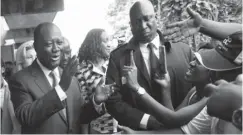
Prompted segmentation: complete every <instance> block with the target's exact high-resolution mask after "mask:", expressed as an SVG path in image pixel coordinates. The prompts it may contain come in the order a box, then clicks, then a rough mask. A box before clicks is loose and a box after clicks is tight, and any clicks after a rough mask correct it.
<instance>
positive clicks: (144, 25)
mask: <svg viewBox="0 0 243 135" xmlns="http://www.w3.org/2000/svg"><path fill="white" fill-rule="evenodd" d="M141 27H142V28H143V29H146V28H147V23H146V22H145V21H143V20H142V21H141Z"/></svg>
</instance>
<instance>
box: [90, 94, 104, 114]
mask: <svg viewBox="0 0 243 135" xmlns="http://www.w3.org/2000/svg"><path fill="white" fill-rule="evenodd" d="M92 102H93V105H94V108H95V110H96V111H97V112H98V113H99V114H102V113H103V112H104V109H103V103H101V104H99V105H97V104H96V103H95V100H94V96H93V97H92Z"/></svg>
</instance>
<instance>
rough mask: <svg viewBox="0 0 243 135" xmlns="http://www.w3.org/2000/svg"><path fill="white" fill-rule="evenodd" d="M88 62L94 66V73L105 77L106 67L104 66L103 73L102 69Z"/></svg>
mask: <svg viewBox="0 0 243 135" xmlns="http://www.w3.org/2000/svg"><path fill="white" fill-rule="evenodd" d="M88 62H89V63H90V64H91V65H92V72H95V73H97V74H100V75H102V76H104V75H105V67H104V66H102V69H103V71H102V70H101V69H100V68H98V67H97V66H95V65H94V64H93V63H92V62H91V61H88Z"/></svg>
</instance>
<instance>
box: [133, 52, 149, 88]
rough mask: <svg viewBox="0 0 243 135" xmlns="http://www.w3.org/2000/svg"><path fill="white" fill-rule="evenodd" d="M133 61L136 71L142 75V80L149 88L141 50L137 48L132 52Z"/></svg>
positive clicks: (147, 74)
mask: <svg viewBox="0 0 243 135" xmlns="http://www.w3.org/2000/svg"><path fill="white" fill-rule="evenodd" d="M134 61H135V64H136V66H137V69H138V70H139V72H140V74H142V75H143V76H144V78H145V79H146V81H147V82H148V84H149V86H150V87H151V81H150V76H149V73H148V69H147V67H146V64H145V62H144V59H143V56H142V53H141V50H140V49H139V48H138V49H137V50H135V51H134Z"/></svg>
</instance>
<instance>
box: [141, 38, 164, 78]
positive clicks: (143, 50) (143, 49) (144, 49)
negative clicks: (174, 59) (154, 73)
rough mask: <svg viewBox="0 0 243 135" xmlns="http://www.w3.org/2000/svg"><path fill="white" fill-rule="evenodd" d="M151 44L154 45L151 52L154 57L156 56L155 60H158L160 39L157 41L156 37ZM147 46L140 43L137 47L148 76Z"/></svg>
mask: <svg viewBox="0 0 243 135" xmlns="http://www.w3.org/2000/svg"><path fill="white" fill-rule="evenodd" d="M151 43H153V44H154V46H153V51H154V53H155V55H156V56H157V58H158V59H159V46H160V39H159V35H157V36H156V37H155V38H154V39H153V40H152V41H151ZM148 44H149V43H140V44H139V47H140V50H141V53H142V56H143V59H144V62H145V65H146V67H147V70H148V73H149V75H150V72H151V70H150V49H149V48H148Z"/></svg>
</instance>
